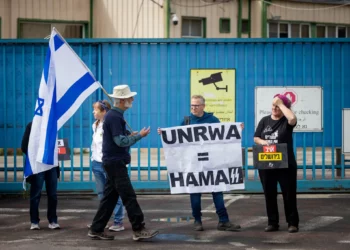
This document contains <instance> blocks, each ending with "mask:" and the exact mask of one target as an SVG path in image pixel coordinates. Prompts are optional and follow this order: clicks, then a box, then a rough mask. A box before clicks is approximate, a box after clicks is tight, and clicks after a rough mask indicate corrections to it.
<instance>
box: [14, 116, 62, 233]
mask: <svg viewBox="0 0 350 250" xmlns="http://www.w3.org/2000/svg"><path fill="white" fill-rule="evenodd" d="M31 129H32V122H29V123H28V124H27V126H26V130H25V132H24V134H23V138H22V143H21V150H22V152H23V153H24V154H25V155H26V157H27V155H28V145H29V138H30V132H31ZM59 173H60V172H59V167H58V166H57V167H55V168H52V169H50V170H47V171H45V172H40V173H37V174H33V175H30V176H28V177H27V178H26V181H27V182H28V183H30V184H31V185H30V221H31V225H30V229H31V230H39V229H40V226H39V221H40V218H39V203H40V198H41V191H42V188H43V185H44V182H45V186H46V193H47V199H48V203H47V219H48V221H49V225H48V227H49V228H50V229H59V228H60V225H59V224H58V223H57V213H56V210H57V179H58V178H59Z"/></svg>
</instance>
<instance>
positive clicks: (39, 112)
mask: <svg viewBox="0 0 350 250" xmlns="http://www.w3.org/2000/svg"><path fill="white" fill-rule="evenodd" d="M43 107H44V99H43V98H40V97H38V107H37V109H36V110H35V111H34V115H39V116H43Z"/></svg>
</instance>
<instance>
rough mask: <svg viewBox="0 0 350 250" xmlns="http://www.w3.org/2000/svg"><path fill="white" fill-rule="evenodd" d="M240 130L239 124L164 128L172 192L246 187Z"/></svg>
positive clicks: (225, 189) (205, 191)
mask: <svg viewBox="0 0 350 250" xmlns="http://www.w3.org/2000/svg"><path fill="white" fill-rule="evenodd" d="M241 133H242V129H241V126H240V123H213V124H208V123H207V124H196V125H187V126H181V127H171V128H165V129H163V128H162V145H163V148H164V156H165V160H166V164H167V169H168V177H169V184H170V191H171V193H172V194H179V193H210V192H221V191H229V190H234V189H244V182H243V169H242V143H241Z"/></svg>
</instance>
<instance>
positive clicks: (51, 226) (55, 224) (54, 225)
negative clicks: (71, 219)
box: [49, 222, 61, 229]
mask: <svg viewBox="0 0 350 250" xmlns="http://www.w3.org/2000/svg"><path fill="white" fill-rule="evenodd" d="M49 228H50V229H60V228H61V227H60V225H58V224H57V223H55V222H52V223H50V224H49Z"/></svg>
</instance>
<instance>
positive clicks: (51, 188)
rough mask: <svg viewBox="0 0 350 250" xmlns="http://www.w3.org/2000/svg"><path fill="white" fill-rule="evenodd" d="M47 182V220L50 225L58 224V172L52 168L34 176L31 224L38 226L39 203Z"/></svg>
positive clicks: (31, 197)
mask: <svg viewBox="0 0 350 250" xmlns="http://www.w3.org/2000/svg"><path fill="white" fill-rule="evenodd" d="M44 181H45V186H46V193H47V219H48V221H49V223H53V222H54V223H57V213H56V209H57V171H56V168H52V169H50V170H48V171H45V172H41V173H38V174H35V175H33V179H32V181H31V185H30V222H31V223H35V224H38V223H39V221H40V218H39V203H40V198H41V190H42V189H43V184H44Z"/></svg>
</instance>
